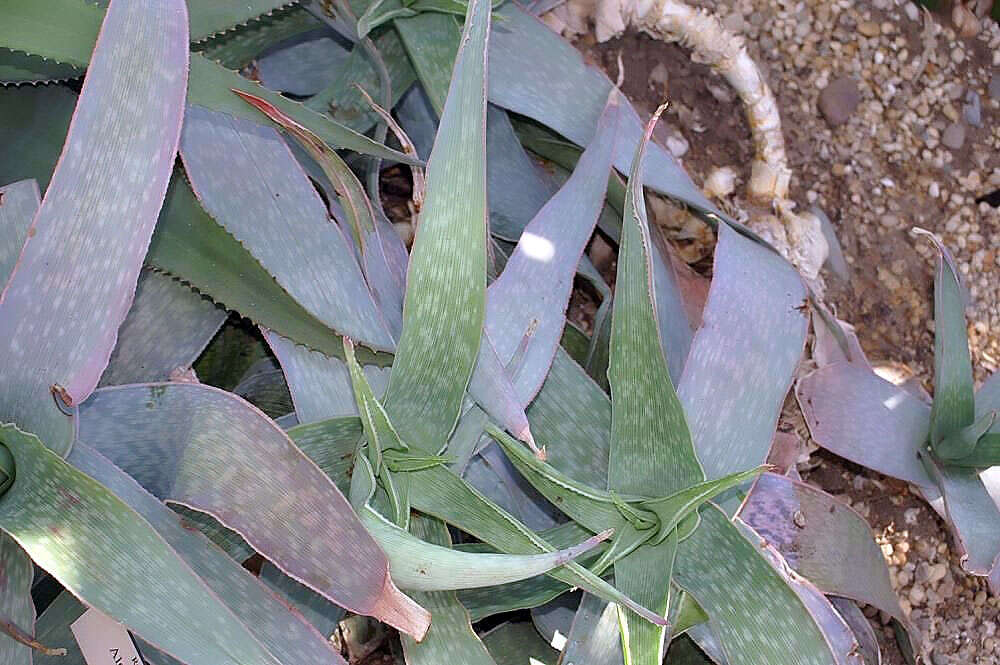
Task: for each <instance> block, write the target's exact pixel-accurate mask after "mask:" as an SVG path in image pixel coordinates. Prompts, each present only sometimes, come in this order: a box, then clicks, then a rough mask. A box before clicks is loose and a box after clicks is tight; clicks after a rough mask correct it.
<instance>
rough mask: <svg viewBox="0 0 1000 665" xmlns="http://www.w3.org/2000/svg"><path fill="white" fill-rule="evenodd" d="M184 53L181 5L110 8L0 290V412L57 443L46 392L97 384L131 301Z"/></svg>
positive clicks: (176, 125) (152, 0)
mask: <svg viewBox="0 0 1000 665" xmlns="http://www.w3.org/2000/svg"><path fill="white" fill-rule="evenodd" d="M5 23H6V17H5ZM138 45H141V48H140V47H139V46H138ZM187 55H188V50H187V12H186V11H185V7H184V3H183V2H182V1H181V0H144V1H137V2H121V1H119V2H115V3H113V4H112V6H111V7H110V9H109V10H108V12H107V16H106V19H105V21H104V25H103V28H102V32H101V37H100V39H99V40H98V43H97V46H96V47H95V50H94V56H93V63H92V64H91V66H90V69H89V71H88V73H87V77H86V79H85V80H84V83H83V90H82V92H81V94H80V98H79V100H78V102H77V106H76V111H75V112H74V115H73V120H72V122H71V124H70V129H69V134H68V135H67V137H66V143H65V145H64V147H63V151H62V155H61V157H60V159H59V163H58V165H57V166H56V169H55V172H54V173H53V175H52V181H51V182H50V183H49V187H48V189H47V190H46V192H45V197H44V198H43V200H42V204H41V206H40V207H39V209H38V212H37V214H36V215H35V218H34V220H33V221H32V225H31V231H30V232H29V234H32V236H31V242H29V243H28V244H27V245H25V249H24V251H23V252H22V254H21V258H20V260H19V262H18V266H17V268H16V269H15V271H14V275H13V276H12V277H11V278H10V281H9V282H7V285H6V287H5V289H4V291H3V294H2V296H0V298H2V302H0V340H2V341H0V364H2V365H3V366H4V367H5V368H6V369H5V377H4V381H3V383H2V385H0V414H2V416H3V419H4V420H6V421H8V422H16V423H18V425H20V426H21V427H23V428H25V429H26V430H30V431H32V432H34V433H36V434H37V435H39V436H40V437H41V438H42V440H43V441H45V443H46V445H49V446H52V447H53V449H54V450H58V451H61V452H65V451H66V450H67V448H68V446H69V445H70V443H71V440H72V434H71V430H72V427H71V422H70V420H69V418H67V416H66V415H64V414H63V413H62V411H60V409H59V407H57V406H56V403H55V401H54V399H60V400H63V401H66V402H68V403H72V404H75V403H79V402H81V401H83V400H84V399H86V397H87V395H89V394H90V392H91V391H92V390H93V389H94V388H95V387H96V386H97V382H98V379H100V376H101V373H102V372H103V371H104V368H105V367H106V366H107V362H108V358H109V356H110V355H111V350H112V349H113V348H114V345H115V338H116V336H117V332H118V326H119V325H120V324H121V322H122V320H123V319H124V318H125V315H126V313H127V312H128V308H129V305H130V304H131V302H132V294H133V292H134V290H135V284H136V280H137V279H138V276H139V269H140V268H141V266H142V258H143V256H144V255H145V253H146V248H147V247H148V246H149V239H150V236H151V235H152V233H153V226H154V225H155V223H156V218H157V214H158V212H159V210H160V205H161V204H162V203H163V196H164V194H165V192H166V189H167V183H168V181H169V179H170V172H171V169H172V167H173V161H174V155H175V152H176V149H177V141H178V137H179V134H180V124H181V116H182V112H183V100H184V92H185V84H186V81H187ZM150 63H156V66H155V67H154V66H151V64H150ZM53 386H59V387H60V388H59V392H60V393H61V394H60V396H59V397H56V398H54V397H53Z"/></svg>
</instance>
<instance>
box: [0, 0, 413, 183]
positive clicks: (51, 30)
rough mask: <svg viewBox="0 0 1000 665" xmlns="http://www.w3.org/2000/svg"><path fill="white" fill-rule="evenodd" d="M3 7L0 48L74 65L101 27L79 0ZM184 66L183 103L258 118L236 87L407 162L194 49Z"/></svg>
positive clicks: (96, 12) (336, 140) (92, 9)
mask: <svg viewBox="0 0 1000 665" xmlns="http://www.w3.org/2000/svg"><path fill="white" fill-rule="evenodd" d="M4 10H5V13H4V23H3V25H2V26H0V46H3V47H6V48H9V49H14V50H18V51H23V52H25V53H28V54H32V55H36V56H41V57H44V58H48V59H50V60H54V61H56V62H58V63H65V64H70V65H74V66H76V67H81V68H84V67H87V66H88V65H89V63H90V54H91V51H92V50H93V48H94V42H95V40H96V39H97V33H98V31H99V29H100V25H101V16H102V13H103V10H102V9H101V8H100V7H98V6H96V5H92V4H89V3H87V2H81V1H80V0H41V1H36V0H11V1H10V2H8V3H7V5H6V6H5V7H4ZM156 24H157V23H156V21H148V22H147V23H146V24H145V27H147V28H149V29H152V27H153V26H154V25H156ZM190 68H191V69H190V72H189V77H188V103H189V104H193V105H198V106H204V107H206V108H209V109H211V110H213V111H221V112H225V113H229V114H231V115H235V116H242V117H243V118H245V119H248V120H253V121H258V119H257V118H256V117H255V116H254V112H253V111H251V110H250V109H248V108H246V106H245V105H244V104H243V102H241V101H239V100H238V99H236V98H235V97H234V96H233V94H232V92H231V90H232V89H233V88H238V89H240V90H243V91H244V92H249V93H252V94H255V95H257V96H259V97H263V98H264V99H267V100H268V101H269V102H271V103H273V104H274V105H275V106H277V107H278V108H280V109H282V110H283V111H284V112H285V113H287V114H288V115H290V116H291V117H293V118H295V119H296V121H298V122H299V123H301V124H303V125H305V126H307V127H309V128H310V129H312V130H313V131H314V132H316V134H318V135H319V136H320V138H322V139H323V140H324V141H326V142H327V143H330V144H331V145H335V146H337V147H339V148H345V149H348V150H355V151H357V152H360V153H363V154H373V155H377V156H380V157H383V158H386V159H393V160H397V161H401V162H403V163H407V164H409V163H412V162H413V160H412V159H410V158H409V157H407V156H406V155H404V154H402V153H400V152H397V151H395V150H390V149H389V148H386V147H385V146H383V145H381V144H379V143H376V142H375V141H372V140H371V139H369V138H367V137H365V136H363V135H361V134H359V133H357V132H355V131H354V130H351V129H349V128H347V127H344V126H343V125H340V124H337V123H336V122H333V121H332V120H330V119H329V118H327V117H324V116H322V115H320V114H318V113H315V112H313V111H310V110H309V109H307V108H305V107H304V106H303V105H302V104H299V103H298V102H293V101H291V100H290V99H287V98H285V97H282V96H281V95H279V94H278V93H275V92H272V91H269V90H266V89H264V88H262V87H261V86H260V85H259V84H257V83H255V82H253V81H249V80H247V79H245V78H243V77H242V76H240V75H239V74H237V73H236V72H234V71H230V70H228V69H226V68H225V67H223V66H222V65H220V64H218V63H216V62H213V61H212V60H210V59H209V58H207V57H205V56H203V55H201V54H199V53H192V54H191V58H190ZM153 97H154V98H155V97H156V96H155V95H154V96H153Z"/></svg>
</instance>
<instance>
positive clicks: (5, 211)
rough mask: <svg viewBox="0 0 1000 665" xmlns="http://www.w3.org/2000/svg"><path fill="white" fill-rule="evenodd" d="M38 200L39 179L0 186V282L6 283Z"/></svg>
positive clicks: (24, 240)
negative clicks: (37, 180)
mask: <svg viewBox="0 0 1000 665" xmlns="http://www.w3.org/2000/svg"><path fill="white" fill-rule="evenodd" d="M39 203H41V199H40V198H39V195H38V183H37V182H35V181H34V180H21V181H19V182H15V183H11V184H9V185H7V186H5V187H0V234H2V236H0V238H2V240H0V283H3V284H6V283H7V280H8V279H9V278H10V276H11V274H13V272H14V266H15V265H17V260H18V258H20V256H21V250H22V249H23V248H24V243H25V242H27V240H28V232H29V228H30V227H31V221H32V220H33V219H34V218H35V213H36V212H37V211H38V205H39Z"/></svg>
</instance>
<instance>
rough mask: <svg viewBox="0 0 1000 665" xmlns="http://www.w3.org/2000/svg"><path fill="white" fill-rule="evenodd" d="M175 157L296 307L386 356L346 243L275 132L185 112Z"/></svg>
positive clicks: (388, 343) (386, 344)
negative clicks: (180, 159) (303, 308)
mask: <svg viewBox="0 0 1000 665" xmlns="http://www.w3.org/2000/svg"><path fill="white" fill-rule="evenodd" d="M235 97H236V96H235V95H234V98H235ZM241 103H242V102H241ZM181 157H182V158H183V160H184V167H185V170H186V172H187V174H188V176H189V178H190V179H191V185H192V188H193V189H194V192H195V194H196V195H197V196H198V198H199V200H200V201H201V202H202V204H203V205H204V206H205V209H206V210H207V211H208V212H209V213H210V214H211V215H212V217H213V218H215V219H216V220H217V221H218V222H219V224H221V225H222V226H223V227H224V228H225V229H226V230H227V231H229V232H230V233H232V234H233V236H235V237H236V238H237V239H238V240H239V241H240V242H241V243H242V244H243V245H244V246H245V247H246V248H247V250H248V251H250V252H251V253H252V254H253V255H254V256H255V257H257V258H258V260H259V261H260V263H261V265H262V266H263V267H264V268H265V269H267V271H268V272H270V273H271V274H272V275H274V278H275V279H276V280H277V281H278V283H279V284H281V285H282V286H283V287H284V288H285V289H286V290H287V291H288V292H289V293H290V294H292V296H293V297H294V298H295V299H296V300H298V301H299V302H300V303H302V305H303V306H304V307H305V308H306V309H308V310H309V311H310V312H312V313H313V314H315V316H316V317H317V318H318V319H320V320H321V321H323V322H324V323H326V324H327V325H328V326H330V327H331V328H333V329H335V330H337V331H338V332H340V333H342V334H346V335H350V336H351V337H352V338H354V339H356V340H358V341H359V342H361V343H363V344H365V345H367V346H369V347H371V348H373V349H376V350H382V351H388V350H391V349H392V346H393V340H392V338H391V336H390V334H389V332H388V330H387V329H386V325H385V320H384V319H383V318H382V316H381V314H380V312H379V311H378V307H377V305H376V304H375V301H374V299H373V297H372V294H371V291H370V290H369V288H368V285H367V284H366V283H365V279H364V275H363V274H362V273H361V269H360V267H359V266H358V264H357V262H356V261H355V259H354V253H353V252H352V251H351V248H350V245H349V244H348V241H347V239H346V238H345V237H344V235H343V234H342V233H341V231H340V229H339V227H337V226H336V225H335V224H331V223H330V221H329V216H328V214H327V211H326V207H325V206H324V205H323V201H322V199H320V197H319V195H318V194H317V193H316V190H315V189H314V188H313V186H312V184H311V183H310V182H309V179H308V178H307V177H306V175H305V173H304V172H303V171H302V169H301V167H300V166H299V165H298V163H297V162H296V161H295V159H294V157H293V156H292V154H291V152H289V150H288V148H287V147H286V146H285V144H284V142H283V141H282V139H281V137H280V136H279V135H278V133H277V131H276V130H274V129H272V128H268V127H261V126H259V125H256V124H253V123H251V122H248V121H245V120H238V119H236V118H233V117H230V116H227V115H225V114H221V113H213V112H211V111H207V110H205V109H202V108H198V107H194V106H192V107H188V110H187V113H186V115H185V122H184V131H183V134H182V137H181ZM303 238H309V242H302V239H303ZM331 283H336V284H337V288H336V289H330V288H327V285H329V284H331Z"/></svg>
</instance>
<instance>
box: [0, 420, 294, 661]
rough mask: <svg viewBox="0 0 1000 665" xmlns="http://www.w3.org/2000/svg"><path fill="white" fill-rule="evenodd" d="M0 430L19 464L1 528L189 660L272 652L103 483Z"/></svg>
mask: <svg viewBox="0 0 1000 665" xmlns="http://www.w3.org/2000/svg"><path fill="white" fill-rule="evenodd" d="M0 436H2V438H3V442H4V445H5V446H6V447H7V448H8V449H9V450H10V452H11V454H12V455H13V456H14V461H15V464H16V468H17V477H16V479H15V481H14V485H13V486H12V487H11V488H10V489H9V490H8V491H7V492H6V493H5V494H4V495H3V498H2V500H0V528H3V530H4V531H6V532H7V533H8V534H10V535H11V536H12V537H13V538H14V540H16V541H17V542H18V544H20V545H21V547H23V548H24V549H25V550H26V551H27V552H28V554H29V555H30V556H31V558H32V559H34V561H35V563H37V564H38V565H39V566H40V567H42V568H44V569H45V570H46V571H48V573H49V574H50V575H52V576H53V577H54V578H55V579H56V580H58V581H59V582H60V583H61V584H62V585H63V586H65V587H66V588H67V589H69V590H71V591H72V592H73V594H74V595H76V596H78V597H80V598H81V599H83V600H84V602H86V603H87V604H88V605H91V606H92V607H97V608H98V609H100V610H101V611H102V612H104V613H105V614H108V615H110V616H112V617H113V618H115V619H116V620H117V621H120V622H122V623H124V624H125V625H126V626H127V627H128V628H130V629H131V630H134V631H135V632H137V633H138V634H140V635H142V636H143V637H144V638H145V639H147V640H149V641H150V642H153V643H154V644H156V645H158V646H160V647H162V648H163V649H165V650H167V651H169V652H170V653H172V654H174V655H175V656H177V657H178V658H180V659H182V660H184V661H185V662H187V663H192V664H195V663H197V664H205V665H208V664H209V663H212V664H214V665H218V664H219V663H232V664H233V665H236V664H240V665H246V664H247V663H270V664H273V663H276V662H277V661H276V660H275V659H274V658H273V657H272V656H271V655H270V654H269V653H267V652H266V651H265V650H264V649H263V648H262V647H261V646H260V645H259V644H258V643H257V642H256V641H255V640H254V639H253V637H252V636H251V634H250V633H249V632H248V630H247V629H246V627H245V626H244V625H243V624H242V623H241V622H239V621H238V620H237V619H236V617H235V616H234V615H233V614H232V612H231V611H230V610H229V609H228V608H226V606H225V605H223V604H222V603H221V602H220V600H219V599H218V598H217V597H216V596H215V595H214V594H213V593H212V591H211V590H210V589H209V588H208V587H207V586H206V585H205V583H204V582H203V581H202V580H201V579H199V578H198V577H197V575H196V574H195V573H194V572H193V571H192V569H191V568H190V567H188V564H187V563H185V562H184V561H183V560H182V559H181V558H180V557H179V556H178V555H177V553H176V552H175V551H174V550H173V549H171V548H170V546H169V545H168V544H167V543H166V541H164V540H163V538H162V537H161V536H160V535H158V534H157V532H156V531H155V530H154V529H153V528H152V527H151V525H150V524H149V522H147V521H146V520H144V519H143V518H142V517H141V516H140V515H139V514H138V513H137V512H135V511H134V510H133V509H132V508H130V507H129V506H128V505H126V504H125V503H123V502H122V501H121V500H120V499H118V498H117V497H116V496H115V495H114V494H112V493H111V492H110V491H109V490H108V489H107V488H106V486H105V485H102V484H99V483H98V482H97V481H95V480H93V479H92V478H91V477H90V476H88V475H86V474H84V473H81V472H80V471H78V470H77V469H75V468H73V467H72V466H70V465H69V464H67V463H66V462H65V461H63V460H62V459H61V458H59V457H58V456H57V455H56V454H55V453H53V452H52V451H51V450H49V449H47V448H46V447H45V446H43V445H42V444H41V442H40V441H39V440H38V439H37V437H35V436H33V435H29V434H25V433H23V432H21V431H20V430H18V429H17V428H16V427H15V426H13V425H4V426H2V428H0ZM109 526H113V527H114V528H113V529H109V528H108V527H109ZM139 597H142V598H145V599H146V602H143V603H136V602H134V601H133V599H134V598H139ZM194 599H197V600H196V601H195V602H192V601H194Z"/></svg>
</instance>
